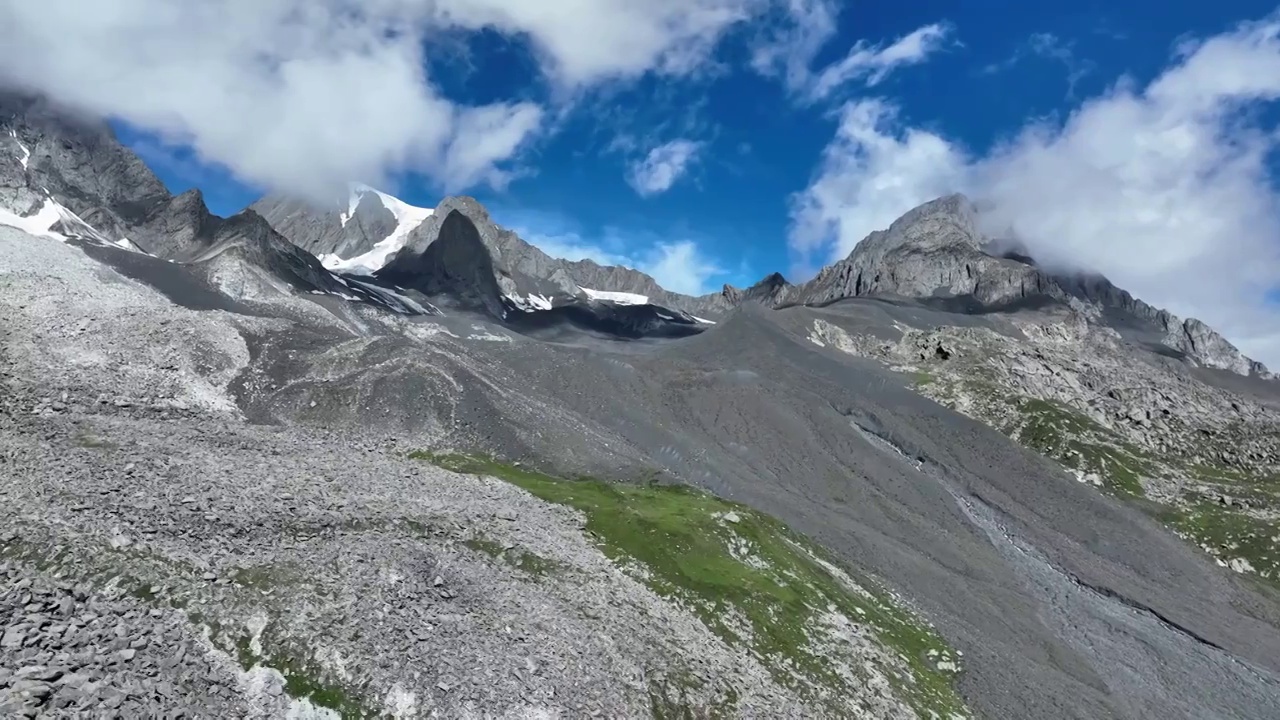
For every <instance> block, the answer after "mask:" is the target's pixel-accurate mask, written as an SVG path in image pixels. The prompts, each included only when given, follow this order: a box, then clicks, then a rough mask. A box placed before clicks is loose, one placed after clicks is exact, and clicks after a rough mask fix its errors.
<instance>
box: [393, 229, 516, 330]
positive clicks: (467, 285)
mask: <svg viewBox="0 0 1280 720" xmlns="http://www.w3.org/2000/svg"><path fill="white" fill-rule="evenodd" d="M409 250H410V248H405V250H404V251H401V252H400V253H397V254H396V256H395V257H394V258H393V259H392V260H391V262H390V263H388V264H387V265H386V266H385V267H383V268H382V269H381V270H379V271H378V272H377V273H376V274H375V277H376V278H377V279H379V280H382V281H385V282H389V283H392V284H395V285H398V286H401V287H406V288H412V289H414V290H417V291H419V292H421V293H422V294H424V295H427V296H428V297H435V296H439V295H447V296H450V297H452V298H455V299H457V300H458V301H459V302H461V303H462V304H463V305H466V306H470V307H473V308H477V309H482V310H484V311H486V312H488V313H490V314H491V315H493V316H495V317H498V318H501V317H504V316H505V315H506V307H505V306H504V304H503V302H502V289H501V288H500V287H499V286H498V282H497V280H496V278H495V271H494V265H493V259H492V258H491V257H490V254H489V250H488V248H487V247H485V244H484V242H483V240H481V238H480V232H479V230H477V229H476V226H475V223H473V222H471V220H470V219H469V218H468V217H467V216H466V215H463V214H462V213H460V212H458V211H457V210H451V211H450V212H449V214H448V215H446V216H445V218H444V221H443V222H442V223H440V226H439V230H438V232H437V235H436V238H435V241H434V242H432V243H430V244H429V245H427V246H426V247H425V248H423V249H422V250H421V251H420V252H417V253H412V252H409Z"/></svg>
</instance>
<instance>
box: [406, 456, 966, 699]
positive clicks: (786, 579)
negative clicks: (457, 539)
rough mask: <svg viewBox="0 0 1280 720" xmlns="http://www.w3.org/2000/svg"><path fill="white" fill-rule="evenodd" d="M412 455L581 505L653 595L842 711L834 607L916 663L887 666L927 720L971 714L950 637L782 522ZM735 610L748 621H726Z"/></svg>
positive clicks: (666, 492)
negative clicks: (818, 636)
mask: <svg viewBox="0 0 1280 720" xmlns="http://www.w3.org/2000/svg"><path fill="white" fill-rule="evenodd" d="M414 456H415V457H417V458H418V459H422V460H426V461H429V462H432V463H434V464H436V465H439V466H441V467H444V468H446V469H449V470H454V471H457V472H467V473H476V474H484V475H489V476H494V477H498V478H501V479H503V480H506V481H508V482H511V483H512V484H515V485H517V486H519V487H521V488H523V489H525V490H527V491H528V492H530V493H532V494H533V495H535V496H537V497H539V498H542V499H543V500H547V501H549V502H554V503H558V504H562V505H567V506H570V507H573V508H576V509H578V510H580V511H582V512H583V513H584V515H585V516H586V518H587V531H588V532H589V533H590V534H591V535H592V536H593V537H594V539H595V540H596V542H597V543H598V545H599V547H600V548H601V549H602V551H603V552H605V553H606V554H607V555H608V556H610V557H611V558H613V559H615V560H617V561H619V562H620V564H621V565H622V566H623V567H627V566H629V565H630V564H631V563H636V562H638V563H641V564H642V565H643V568H644V570H643V572H641V573H638V575H639V576H640V578H641V579H643V580H644V581H645V582H646V583H647V584H648V585H649V586H650V587H651V588H652V589H653V590H655V591H656V592H658V593H659V594H661V595H663V596H666V597H670V598H673V599H676V600H678V601H680V602H682V603H684V604H685V605H686V606H688V607H690V608H691V609H693V610H694V611H695V612H696V613H697V614H698V616H699V617H700V619H701V620H702V621H703V623H704V624H705V625H706V626H707V627H708V628H710V629H711V630H712V631H714V632H715V633H716V634H718V635H719V636H720V637H721V638H723V639H725V640H726V641H727V642H730V643H732V644H737V645H744V646H747V647H749V648H750V649H751V650H753V651H754V653H755V654H756V655H757V656H758V657H759V658H760V659H761V660H763V661H764V663H765V664H766V666H767V667H769V668H770V670H771V671H772V672H773V673H774V675H775V677H776V678H777V679H778V680H779V681H780V682H782V683H784V684H786V685H788V686H791V687H795V688H797V689H799V690H801V691H804V692H806V693H807V694H809V695H810V696H811V697H813V698H814V699H815V700H817V701H818V702H828V703H830V706H831V707H832V708H833V709H835V708H836V707H838V706H839V700H840V698H842V697H848V694H850V693H853V692H855V691H856V688H853V687H849V683H850V679H849V678H848V677H846V676H842V675H841V673H839V672H837V668H836V666H835V665H834V664H833V663H832V661H831V659H830V658H829V657H828V656H827V655H826V654H825V653H823V652H819V651H816V649H815V648H814V645H813V643H812V634H813V632H814V628H815V627H816V625H815V621H816V619H817V617H818V614H819V613H822V612H824V611H827V610H828V609H830V608H835V609H837V610H838V611H839V612H840V613H842V614H844V615H845V616H846V617H849V618H856V619H857V620H858V621H859V623H860V624H866V625H867V626H869V627H870V628H872V629H873V631H874V633H875V634H876V636H877V637H878V638H879V640H880V641H881V642H882V643H883V644H884V646H885V647H887V648H888V649H889V650H890V652H892V653H894V654H896V655H897V656H898V657H899V658H900V659H901V661H902V664H901V665H902V666H903V667H905V668H908V669H909V671H908V672H901V671H899V670H898V669H897V668H895V667H883V668H879V670H880V671H881V672H882V673H884V674H885V675H886V676H888V677H889V678H890V681H891V682H892V683H893V684H894V686H895V687H896V689H897V691H898V693H899V694H900V695H901V696H902V697H903V698H905V699H906V700H907V701H908V703H909V704H910V705H911V706H912V707H913V708H915V709H916V711H917V712H918V713H919V714H920V715H921V716H923V717H931V716H937V717H948V716H952V715H964V714H965V710H964V706H963V703H962V702H961V700H960V698H959V696H958V695H957V694H956V693H955V691H954V689H953V687H952V682H953V680H954V677H955V673H956V672H957V670H953V669H951V668H952V667H958V663H957V658H956V655H955V653H954V652H953V651H951V650H949V649H948V648H947V647H946V645H945V644H944V643H943V641H942V639H941V638H940V637H938V635H937V634H936V633H934V632H933V631H932V630H930V629H928V628H926V627H925V626H924V625H923V624H922V623H921V622H920V621H919V620H917V619H915V618H913V617H912V616H911V615H910V614H908V613H907V612H905V611H904V610H902V609H901V608H900V607H898V606H897V605H895V604H894V603H893V602H891V601H889V600H888V599H887V598H886V596H885V595H884V594H882V593H873V592H868V591H865V590H862V589H861V588H857V587H849V586H847V585H846V584H845V583H844V582H843V581H842V580H841V578H839V577H838V576H837V574H835V573H833V572H831V569H832V566H830V565H828V564H827V561H826V560H824V559H823V554H822V553H821V550H820V549H819V548H817V547H816V546H814V545H813V544H812V543H810V542H808V541H807V540H805V539H804V538H802V537H800V536H798V535H796V534H794V533H792V532H790V531H789V530H788V529H787V528H786V527H784V526H783V525H782V524H781V523H779V522H778V521H776V520H774V519H772V518H769V517H767V516H764V515H762V514H759V513H756V512H755V511H753V510H751V509H749V508H747V507H744V506H742V505H738V504H735V503H730V502H727V501H724V500H721V499H719V498H716V497H714V496H711V495H707V494H704V493H701V492H698V491H696V490H691V489H688V488H685V487H679V486H658V485H620V484H614V483H606V482H601V481H598V480H565V479H562V478H557V477H553V476H550V475H546V474H543V473H539V472H535V471H532V470H529V469H526V468H522V467H516V466H513V465H509V464H506V463H502V462H498V461H494V460H489V459H481V458H474V457H468V456H462V455H436V454H431V453H415V454H414ZM744 553H746V554H748V555H749V557H747V556H744ZM838 572H839V571H837V573H838ZM735 617H736V618H742V619H745V621H746V623H745V626H744V625H743V624H740V623H737V622H734V621H732V620H727V618H735ZM895 665H896V663H895ZM940 666H941V668H940ZM672 694H673V693H671V692H670V688H667V689H665V690H663V691H662V692H659V693H658V695H659V697H655V705H654V707H655V714H656V715H658V716H659V717H682V716H685V715H687V714H689V713H688V710H689V709H688V708H686V707H683V706H681V704H680V702H679V700H678V699H677V700H672V699H671V695H672ZM675 694H676V695H677V696H678V695H679V693H678V692H677V693H675ZM723 697H724V698H725V703H724V704H723V705H722V706H721V707H720V708H718V709H716V708H713V709H712V711H711V714H713V715H719V714H726V715H730V716H731V715H732V714H733V712H732V708H733V698H734V696H733V693H732V689H731V688H728V689H724V693H723Z"/></svg>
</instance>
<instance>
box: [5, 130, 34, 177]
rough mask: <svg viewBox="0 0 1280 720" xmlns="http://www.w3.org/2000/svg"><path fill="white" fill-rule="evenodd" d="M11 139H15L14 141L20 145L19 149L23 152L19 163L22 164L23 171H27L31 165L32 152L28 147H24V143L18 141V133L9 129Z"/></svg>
mask: <svg viewBox="0 0 1280 720" xmlns="http://www.w3.org/2000/svg"><path fill="white" fill-rule="evenodd" d="M9 137H11V138H13V141H14V142H16V143H18V149H19V150H21V151H22V157H20V158H18V162H20V163H22V169H23V170H26V169H27V167H28V165H29V164H30V163H31V151H30V150H28V149H27V146H26V145H23V144H22V141H21V140H19V139H18V131H17V130H15V129H14V128H9Z"/></svg>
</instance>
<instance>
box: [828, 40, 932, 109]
mask: <svg viewBox="0 0 1280 720" xmlns="http://www.w3.org/2000/svg"><path fill="white" fill-rule="evenodd" d="M950 32H951V31H950V28H949V27H948V26H946V25H941V24H936V23H935V24H933V25H926V26H924V27H922V28H919V29H917V30H914V31H912V32H911V33H909V34H907V35H904V36H903V37H900V38H898V39H897V40H896V41H895V42H894V43H893V44H891V45H888V46H882V45H874V46H869V45H867V44H866V43H862V42H859V43H858V44H856V45H854V46H853V48H852V49H850V50H849V54H848V55H846V56H845V58H844V59H843V60H840V61H839V62H836V63H833V64H831V65H829V66H827V67H826V68H824V69H823V70H822V72H820V73H818V76H817V77H816V78H814V80H813V85H812V87H811V88H810V89H809V95H810V97H812V98H813V99H822V98H825V97H827V96H828V95H830V94H831V93H832V92H833V91H834V90H836V89H837V88H839V87H840V86H842V85H844V84H845V83H848V82H850V81H853V80H863V81H865V82H866V84H867V85H868V86H875V85H879V84H880V83H881V82H882V81H883V80H884V79H885V78H886V77H888V76H889V73H891V72H893V71H894V70H897V69H898V68H901V67H907V66H910V65H919V64H920V63H922V62H924V61H925V60H927V59H928V57H929V56H930V55H932V54H933V53H935V52H937V51H939V50H941V49H942V48H943V46H944V45H945V43H946V39H947V36H948V35H949V34H950Z"/></svg>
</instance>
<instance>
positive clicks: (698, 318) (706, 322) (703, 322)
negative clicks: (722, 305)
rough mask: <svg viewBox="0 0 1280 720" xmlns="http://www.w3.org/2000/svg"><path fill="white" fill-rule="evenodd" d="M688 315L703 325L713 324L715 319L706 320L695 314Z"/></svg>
mask: <svg viewBox="0 0 1280 720" xmlns="http://www.w3.org/2000/svg"><path fill="white" fill-rule="evenodd" d="M690 317H692V318H693V319H694V320H695V321H696V322H700V323H702V324H703V325H715V324H716V321H715V320H707V319H706V318H700V317H698V316H697V315H691V316H690Z"/></svg>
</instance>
